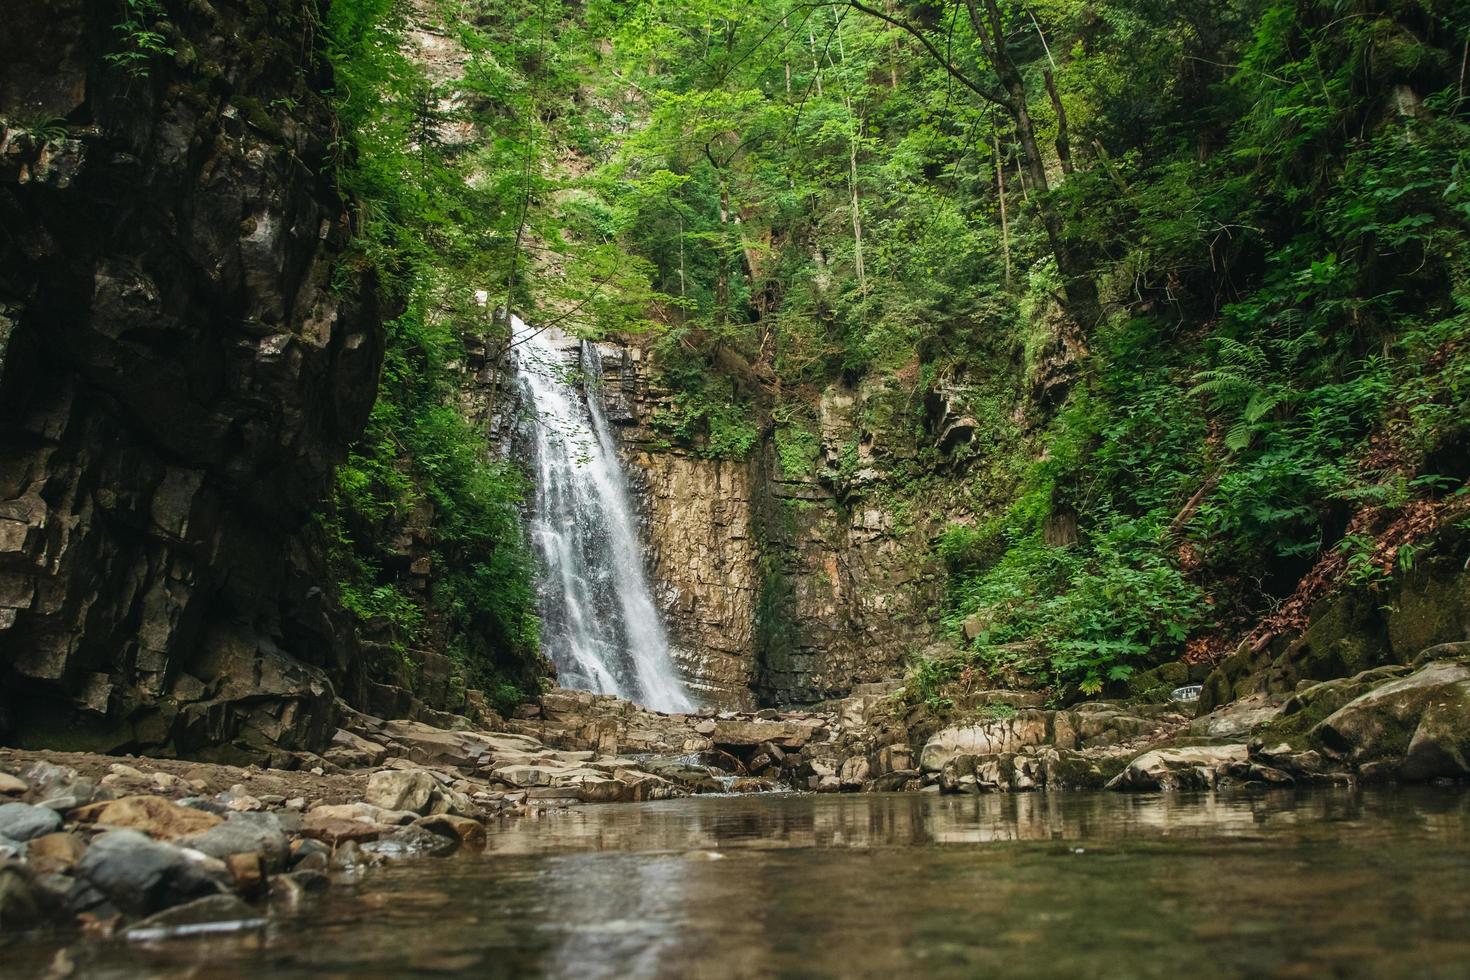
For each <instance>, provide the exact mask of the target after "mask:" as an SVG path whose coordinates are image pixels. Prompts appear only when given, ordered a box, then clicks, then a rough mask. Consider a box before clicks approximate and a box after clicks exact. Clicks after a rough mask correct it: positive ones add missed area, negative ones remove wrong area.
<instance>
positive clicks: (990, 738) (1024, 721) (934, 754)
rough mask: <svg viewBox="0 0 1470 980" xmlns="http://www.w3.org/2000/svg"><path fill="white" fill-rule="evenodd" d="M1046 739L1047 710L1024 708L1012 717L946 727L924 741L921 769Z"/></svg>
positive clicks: (932, 769)
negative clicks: (1024, 709) (1025, 709)
mask: <svg viewBox="0 0 1470 980" xmlns="http://www.w3.org/2000/svg"><path fill="white" fill-rule="evenodd" d="M1047 740H1048V731H1047V716H1046V712H1044V711H1022V712H1019V713H1017V714H1016V716H1015V717H1013V718H1002V719H997V720H995V721H988V722H982V723H980V724H976V725H963V726H959V727H955V728H946V729H944V730H943V731H941V732H939V733H938V734H936V735H934V736H933V737H932V738H930V739H929V741H927V742H925V743H924V748H923V750H922V751H921V752H920V753H919V768H920V769H921V770H923V771H924V772H938V771H940V770H941V769H943V768H944V764H945V763H946V762H949V761H951V760H952V759H955V758H957V757H958V756H962V755H971V756H983V755H996V754H998V753H1001V752H1015V751H1017V750H1019V749H1023V748H1026V747H1028V746H1033V745H1041V744H1043V743H1045V742H1046V741H1047Z"/></svg>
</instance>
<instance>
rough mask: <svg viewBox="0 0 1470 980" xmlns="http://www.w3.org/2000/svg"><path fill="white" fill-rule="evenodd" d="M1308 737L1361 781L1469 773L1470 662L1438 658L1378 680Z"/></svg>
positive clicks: (1324, 720) (1418, 779)
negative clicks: (1400, 674) (1408, 672)
mask: <svg viewBox="0 0 1470 980" xmlns="http://www.w3.org/2000/svg"><path fill="white" fill-rule="evenodd" d="M1307 741H1308V742H1309V743H1311V747H1312V748H1315V749H1317V750H1319V751H1320V752H1322V753H1323V754H1324V755H1326V756H1328V757H1329V758H1332V759H1336V760H1338V761H1340V762H1341V763H1343V764H1344V765H1348V766H1351V767H1352V768H1353V769H1355V770H1356V771H1357V773H1358V774H1359V776H1360V777H1362V778H1364V779H1369V780H1377V779H1391V778H1398V779H1404V780H1411V781H1420V780H1426V779H1434V778H1438V777H1460V776H1470V661H1465V660H1436V661H1432V662H1430V663H1428V664H1427V665H1425V666H1423V667H1421V668H1419V669H1418V670H1416V671H1414V672H1413V673H1411V674H1408V675H1407V676H1403V677H1397V678H1393V679H1390V680H1387V681H1384V682H1383V683H1380V684H1377V685H1376V686H1374V687H1373V688H1372V690H1370V691H1368V692H1367V693H1365V694H1362V695H1360V696H1358V697H1356V698H1354V699H1353V700H1352V701H1350V702H1348V703H1347V704H1345V705H1343V706H1342V707H1341V708H1339V709H1337V710H1336V711H1334V712H1333V713H1332V714H1330V715H1328V716H1327V717H1326V718H1324V719H1323V720H1322V721H1321V722H1320V723H1318V724H1317V725H1316V726H1315V727H1313V728H1312V729H1311V730H1310V731H1309V732H1308V733H1307Z"/></svg>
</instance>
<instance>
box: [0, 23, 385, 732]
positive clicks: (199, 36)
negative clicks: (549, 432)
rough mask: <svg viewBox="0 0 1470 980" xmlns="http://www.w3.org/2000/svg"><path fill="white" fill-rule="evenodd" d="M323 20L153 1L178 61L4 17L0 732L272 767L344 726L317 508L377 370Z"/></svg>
mask: <svg viewBox="0 0 1470 980" xmlns="http://www.w3.org/2000/svg"><path fill="white" fill-rule="evenodd" d="M313 8H314V5H313V4H309V3H304V2H290V0H288V2H281V3H275V4H258V3H248V2H244V0H240V2H235V0H213V2H212V3H192V2H191V3H187V4H185V3H168V4H163V5H159V6H157V7H156V9H154V10H153V11H152V12H150V13H147V14H146V17H145V22H144V23H143V25H142V26H143V27H145V28H146V29H147V30H150V31H154V32H156V33H157V35H158V36H159V37H161V38H162V41H161V42H158V43H157V44H155V45H154V47H161V48H166V49H167V51H155V50H151V49H149V48H147V47H144V48H139V47H138V45H137V43H136V40H135V38H133V37H131V36H130V35H129V34H128V32H127V31H126V30H123V29H120V27H119V25H117V24H114V23H113V21H115V20H120V19H121V18H122V16H123V8H122V6H121V5H108V4H89V3H83V2H81V0H58V2H48V3H42V2H38V0H22V2H20V3H18V4H10V5H8V6H7V8H6V20H7V25H6V29H5V31H4V32H3V35H0V224H3V226H4V234H3V235H0V737H8V738H12V739H15V740H18V741H21V742H27V741H42V740H44V741H45V742H47V743H49V744H51V745H57V744H61V743H67V744H69V745H73V746H77V747H94V748H99V749H134V750H148V751H153V752H167V751H177V752H187V751H196V750H198V749H199V748H201V747H203V746H206V745H228V744H234V745H235V746H237V747H239V748H241V749H242V750H245V751H254V750H255V747H261V748H260V751H266V750H267V749H266V748H264V747H269V746H275V747H278V748H279V749H281V750H289V749H293V748H299V747H305V746H310V745H313V744H319V743H320V742H321V741H322V740H323V739H324V737H325V735H327V734H329V733H330V732H331V731H332V729H333V727H334V725H333V724H332V721H333V716H334V708H333V693H334V689H333V685H334V683H335V684H336V685H337V686H338V687H341V686H342V685H343V684H344V683H346V684H350V683H351V682H352V681H351V676H350V674H351V665H352V658H353V650H352V649H351V647H350V644H351V642H352V641H351V639H350V630H341V629H339V628H338V627H337V624H336V623H335V622H334V618H333V617H334V613H333V611H332V609H331V607H330V605H329V602H328V600H327V597H326V595H325V594H324V592H323V589H322V587H321V584H322V583H321V581H320V579H319V577H318V576H317V574H316V571H315V568H316V562H315V559H314V557H313V547H312V542H311V535H310V514H311V512H312V509H313V507H314V506H315V505H316V504H317V503H318V501H319V500H320V499H321V498H322V496H323V494H324V493H325V488H326V484H327V481H328V478H329V475H330V472H331V469H332V466H333V464H334V463H335V462H336V461H337V459H338V458H339V457H340V456H341V455H342V453H343V452H344V450H345V447H346V446H347V444H348V443H349V442H350V441H351V440H352V439H353V438H354V437H355V436H356V435H357V434H358V433H360V431H361V429H362V426H363V424H364V421H365V419H366V416H367V412H368V410H369V408H370V407H371V405H372V401H373V397H374V392H375V385H376V377H377V371H378V367H379V363H380V360H381V353H382V351H381V332H380V316H379V314H378V311H377V310H376V309H375V305H374V289H373V288H372V284H371V282H369V281H367V280H366V279H365V277H364V274H362V273H359V272H355V271H354V270H353V269H352V268H351V267H349V266H348V265H347V264H345V263H344V261H343V259H344V250H345V248H346V244H347V239H348V235H349V227H348V216H347V211H346V208H345V206H344V202H343V201H342V200H341V199H340V197H339V196H338V195H337V193H336V191H335V190H334V186H333V181H332V173H333V153H334V152H335V151H334V150H333V148H332V147H331V146H329V145H328V141H329V140H330V139H331V133H332V131H333V129H332V119H331V114H330V111H329V108H328V106H327V105H326V103H325V102H324V100H323V99H322V98H321V97H320V96H319V95H317V94H316V93H318V92H320V91H323V90H325V89H327V88H329V87H330V78H329V76H328V75H327V71H328V69H327V68H326V66H325V64H324V62H323V61H322V60H321V58H320V57H319V55H318V52H317V51H316V42H315V40H314V34H313V26H312V25H313V24H314V23H315V21H314V19H313V18H314V13H313ZM135 55H136V57H134V56H135ZM129 66H131V68H130V67H129ZM7 733H8V734H7Z"/></svg>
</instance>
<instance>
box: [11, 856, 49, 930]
mask: <svg viewBox="0 0 1470 980" xmlns="http://www.w3.org/2000/svg"><path fill="white" fill-rule="evenodd" d="M60 910H61V903H60V901H59V900H58V897H57V896H56V894H55V893H54V892H52V891H51V890H50V889H48V888H46V887H45V886H44V885H43V884H42V883H41V882H40V881H39V880H37V877H36V875H35V874H34V873H33V872H32V871H31V869H29V868H27V867H25V866H24V865H22V864H18V863H16V862H14V861H3V860H0V935H5V934H6V933H7V932H8V931H11V930H16V929H25V928H29V927H31V926H35V925H39V924H40V923H42V922H45V921H47V920H49V919H51V918H53V917H55V916H56V915H57V914H58V913H59V912H60Z"/></svg>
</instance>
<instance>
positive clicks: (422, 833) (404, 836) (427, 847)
mask: <svg viewBox="0 0 1470 980" xmlns="http://www.w3.org/2000/svg"><path fill="white" fill-rule="evenodd" d="M458 846H459V841H458V839H457V838H456V839H451V838H448V837H444V836H442V835H440V834H436V833H434V832H433V831H431V830H428V829H426V828H424V827H419V826H415V825H413V824H410V825H409V826H407V827H400V828H398V829H397V830H394V831H393V832H392V833H390V834H387V835H385V836H383V837H380V838H379V839H377V840H375V841H369V842H368V843H366V844H363V845H362V850H363V852H365V853H367V854H372V855H376V856H377V857H380V858H383V859H384V860H389V861H394V860H401V859H403V858H411V857H423V856H437V855H443V854H449V853H451V852H453V851H454V849H455V848H456V847H458Z"/></svg>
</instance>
